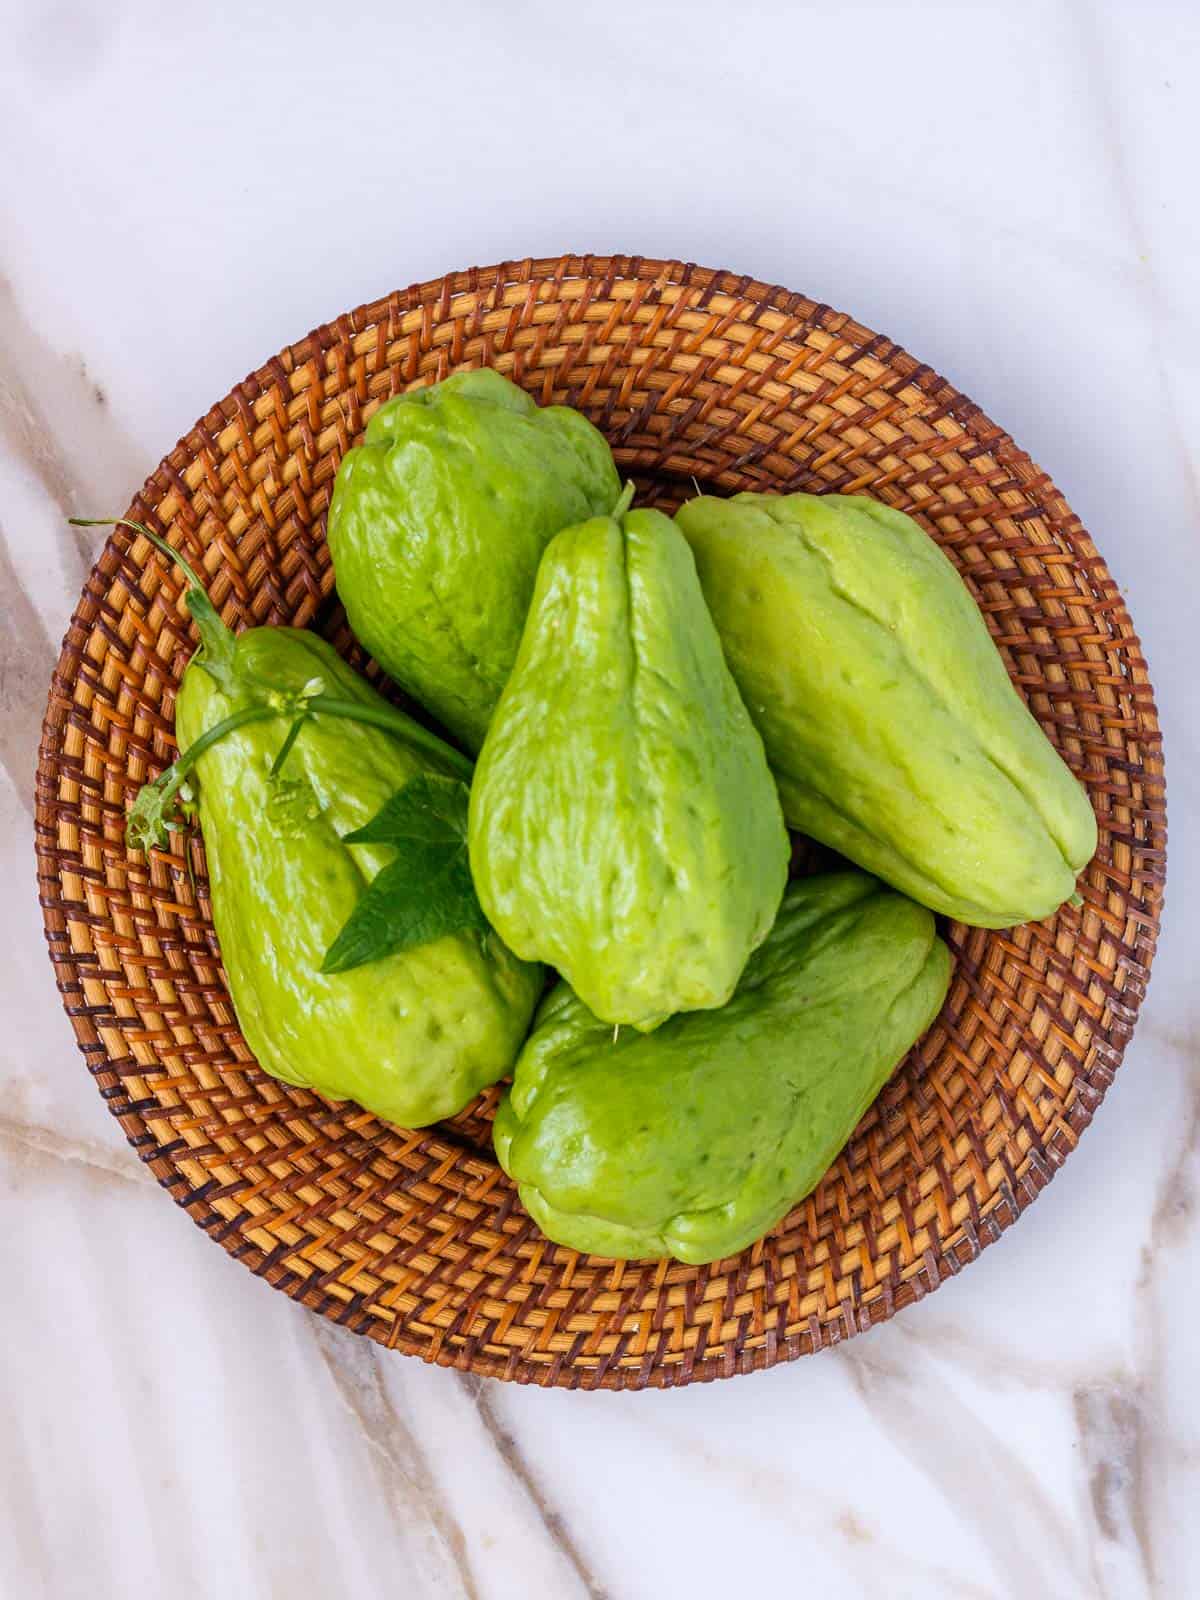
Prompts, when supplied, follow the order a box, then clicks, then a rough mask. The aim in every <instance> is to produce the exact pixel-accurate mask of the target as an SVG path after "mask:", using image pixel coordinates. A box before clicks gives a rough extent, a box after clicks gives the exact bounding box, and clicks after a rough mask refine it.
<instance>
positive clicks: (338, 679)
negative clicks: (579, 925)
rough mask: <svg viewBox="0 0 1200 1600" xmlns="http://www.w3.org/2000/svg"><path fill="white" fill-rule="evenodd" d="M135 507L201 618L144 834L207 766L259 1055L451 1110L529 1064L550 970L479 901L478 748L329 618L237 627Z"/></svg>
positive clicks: (246, 1026)
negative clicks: (473, 816)
mask: <svg viewBox="0 0 1200 1600" xmlns="http://www.w3.org/2000/svg"><path fill="white" fill-rule="evenodd" d="M128 526H129V527H131V528H132V529H133V530H134V531H135V532H137V533H140V534H142V535H143V536H144V537H145V538H147V539H148V540H149V541H150V542H151V543H152V544H154V545H155V546H156V547H158V548H159V549H161V550H162V552H163V553H164V554H165V555H166V556H168V557H169V558H170V559H172V560H173V561H175V562H176V563H177V564H178V565H179V566H180V567H181V568H182V569H183V571H184V573H185V574H186V575H187V578H188V580H189V584H188V589H187V595H186V598H187V604H188V608H189V610H190V611H191V613H192V615H193V616H194V617H195V619H196V623H197V625H198V627H199V631H200V637H201V648H200V650H199V651H198V652H197V654H196V655H194V656H193V657H192V660H191V661H190V662H189V663H188V665H187V668H186V670H185V672H184V674H183V680H182V682H181V684H180V688H179V694H178V697H177V700H176V707H175V727H176V738H177V741H178V744H179V747H180V752H181V753H180V755H179V757H178V759H177V760H176V761H174V762H173V763H172V765H171V766H170V767H168V768H167V770H166V771H165V772H164V773H162V774H161V775H160V776H159V777H158V778H156V779H155V780H154V781H153V782H152V783H148V784H146V785H144V786H143V787H142V789H140V790H139V792H138V794H137V797H136V798H135V800H134V802H133V804H132V806H131V807H130V809H129V815H128V819H127V824H126V837H127V839H128V842H129V844H130V845H131V847H132V848H134V849H140V850H148V849H150V848H152V847H154V846H157V845H162V844H164V843H165V842H166V840H167V833H168V831H169V830H170V829H172V828H176V827H179V826H181V825H182V819H181V817H180V815H179V805H180V803H181V802H183V803H185V804H187V803H190V802H194V801H195V793H194V786H195V784H196V782H197V780H198V786H199V800H198V812H199V818H200V823H201V826H202V828H203V833H204V844H205V850H206V854H207V859H208V868H209V882H210V890H211V896H212V914H213V924H214V926H215V928H216V932H217V935H218V938H219V939H220V944H221V956H222V959H223V962H224V966H225V971H226V973H227V975H228V979H229V992H230V995H231V997H232V1000H233V1005H234V1009H235V1011H236V1013H237V1018H238V1021H239V1023H240V1024H241V1028H242V1032H243V1033H244V1035H245V1037H246V1041H247V1043H248V1044H249V1045H250V1047H251V1049H252V1050H253V1051H254V1054H255V1056H256V1057H257V1058H258V1061H259V1064H260V1065H261V1066H262V1067H263V1068H264V1069H265V1070H266V1071H267V1072H269V1073H271V1074H273V1075H274V1076H275V1077H277V1078H282V1079H283V1080H284V1081H285V1082H287V1083H294V1084H304V1085H307V1086H308V1087H311V1088H313V1089H316V1090H318V1091H319V1092H320V1093H321V1094H324V1095H327V1096H329V1097H330V1098H332V1099H336V1100H341V1099H354V1100H357V1101H358V1103H359V1104H360V1105H362V1106H365V1107H366V1108H367V1109H368V1110H369V1111H373V1112H375V1113H376V1114H377V1115H379V1116H381V1117H385V1118H387V1119H388V1120H389V1121H391V1122H397V1123H400V1124H402V1125H404V1126H407V1127H419V1126H422V1125H423V1124H425V1123H428V1122H434V1121H437V1120H438V1119H439V1118H442V1117H446V1116H450V1115H452V1114H453V1113H454V1112H456V1111H458V1110H460V1109H461V1108H462V1107H463V1106H464V1105H465V1104H466V1103H467V1101H468V1100H470V1099H471V1098H472V1097H473V1096H474V1095H475V1094H476V1093H477V1092H478V1091H479V1090H480V1089H482V1088H484V1087H485V1086H486V1085H488V1084H490V1083H494V1082H495V1081H496V1079H497V1078H500V1077H502V1076H503V1075H504V1074H505V1073H506V1072H508V1071H509V1070H510V1069H511V1067H512V1063H513V1060H514V1059H515V1057H516V1054H517V1051H518V1049H519V1048H520V1045H521V1041H522V1039H523V1038H524V1036H525V1031H526V1029H527V1027H528V1025H529V1018H530V1016H531V1015H532V1013H533V1008H534V1005H535V1003H536V1000H537V996H538V994H539V993H540V991H541V986H542V975H541V971H540V969H538V968H537V967H530V966H526V965H524V964H523V963H522V962H520V961H518V960H517V959H516V957H514V956H513V955H512V954H511V952H510V951H508V950H507V949H505V947H504V945H503V944H502V943H501V941H500V940H499V939H498V938H497V937H496V935H495V934H494V933H493V932H492V931H491V930H490V929H488V928H487V927H486V925H485V924H484V923H483V920H482V917H481V916H480V914H479V908H478V906H477V905H476V904H474V902H473V896H470V897H469V898H468V899H464V894H463V889H462V883H463V881H464V879H465V874H466V863H465V841H463V842H462V843H461V845H460V844H459V843H458V840H457V834H456V831H455V826H454V818H455V807H456V806H461V807H462V809H463V810H464V811H465V803H466V792H465V784H464V782H463V779H464V778H466V777H469V775H470V770H471V767H470V762H468V761H467V760H466V758H465V757H464V756H462V755H460V754H459V752H458V751H456V750H453V749H451V748H450V747H449V746H448V745H446V744H444V743H443V742H442V740H440V739H438V738H437V737H436V736H435V735H434V734H431V733H429V732H428V731H427V730H426V729H425V728H422V727H420V726H419V725H418V724H417V723H415V722H414V721H413V720H412V719H411V718H410V717H407V716H405V715H404V713H403V712H401V711H398V710H396V708H395V707H394V706H390V705H388V703H387V702H386V701H385V700H383V699H382V698H381V697H380V696H379V695H377V694H376V693H375V691H374V690H373V689H372V688H371V686H370V685H369V684H368V683H366V682H365V681H364V680H363V679H362V678H360V677H359V676H358V674H357V673H355V672H353V671H352V670H351V669H350V667H348V666H347V665H346V663H345V662H344V661H342V659H341V658H340V657H339V656H338V654H337V652H336V651H335V650H334V649H333V648H332V647H331V646H330V645H329V644H327V643H326V642H325V640H323V639H321V638H319V637H318V636H317V635H315V634H311V633H307V632H304V631H303V630H301V629H297V628H275V627H260V628H249V629H247V630H246V631H245V632H244V633H242V634H240V635H239V636H238V637H237V638H236V639H235V638H234V636H233V634H232V633H231V632H230V631H229V629H228V628H227V627H226V626H225V624H224V623H223V622H222V620H221V618H220V616H219V615H218V613H217V611H216V609H215V607H214V606H213V605H212V602H211V601H210V600H209V598H208V596H207V594H206V593H205V590H204V587H203V585H202V584H201V582H200V580H199V578H198V577H197V576H196V574H195V573H194V572H193V570H192V569H191V567H190V566H189V565H188V564H187V562H186V561H185V560H184V559H183V558H182V557H181V556H180V555H179V553H178V552H177V551H174V550H172V549H171V547H170V546H169V545H167V544H166V542H165V541H164V540H163V539H162V538H161V536H160V535H158V534H156V533H154V532H152V531H151V530H150V529H148V528H146V527H145V526H143V525H142V524H141V523H129V524H128ZM396 801H400V802H401V805H400V807H399V810H398V811H397V809H396V807H395V802H396ZM380 816H386V817H389V818H390V819H391V820H390V822H389V828H388V829H385V830H384V831H385V834H386V835H387V837H388V839H389V842H386V843H379V842H365V841H355V842H349V841H348V840H347V838H346V837H345V836H346V835H347V834H351V833H353V832H355V831H356V830H359V829H362V828H363V827H364V825H366V824H371V827H370V828H369V829H368V832H369V833H370V834H371V836H372V838H373V839H378V838H379V831H378V825H379V818H380ZM401 818H403V819H406V820H405V823H404V827H403V828H400V819H401ZM462 826H463V831H465V818H464V821H463V824H462ZM389 829H390V830H391V831H389ZM396 830H399V831H398V832H397V831H396ZM392 838H396V839H397V841H398V843H397V844H393V843H392V842H390V841H391V839H392ZM398 844H403V845H404V847H405V848H404V849H403V850H401V849H400V848H398ZM460 848H461V850H462V852H463V853H464V859H463V860H462V864H461V867H460V866H459V865H458V862H457V854H458V851H459V849H460ZM401 856H403V857H404V859H403V860H400V859H398V858H399V857H401ZM385 876H386V880H387V881H388V885H389V887H388V891H387V894H386V895H385V896H384V897H383V901H382V902H381V900H380V897H379V896H378V895H377V894H376V892H375V891H376V890H377V889H378V888H379V887H380V885H376V884H375V880H376V878H377V877H378V878H379V879H380V884H382V883H383V882H384V881H385ZM414 882H419V883H420V884H421V886H422V888H423V889H424V891H425V892H424V893H423V894H421V895H420V897H419V898H418V897H417V896H416V895H415V893H414V890H413V885H414ZM369 886H370V891H371V892H370V893H368V889H369ZM468 892H469V886H468ZM397 902H398V906H399V909H398V910H397ZM367 903H371V904H372V905H373V907H374V910H373V911H372V915H371V917H370V918H368V919H367V926H366V930H365V932H364V930H363V927H362V918H361V916H360V915H359V913H360V912H361V911H362V909H363V907H364V905H365V904H367ZM384 905H386V911H385V910H383V909H382V907H383V906H384ZM381 919H382V920H381ZM355 923H357V924H358V930H357V932H356V935H355V940H354V941H352V944H353V945H354V951H353V955H351V954H350V953H348V952H347V949H346V931H347V926H348V924H355ZM339 935H340V936H341V937H340V938H339ZM372 946H373V948H372ZM339 952H340V953H339ZM356 962H361V963H364V964H358V965H356V964H355V963H356ZM339 963H340V964H339Z"/></svg>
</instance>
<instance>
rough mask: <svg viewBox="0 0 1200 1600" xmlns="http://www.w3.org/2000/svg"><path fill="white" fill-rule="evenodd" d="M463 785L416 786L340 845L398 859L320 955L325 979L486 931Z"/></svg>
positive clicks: (447, 781) (423, 781)
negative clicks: (391, 852) (376, 849)
mask: <svg viewBox="0 0 1200 1600" xmlns="http://www.w3.org/2000/svg"><path fill="white" fill-rule="evenodd" d="M467 801H468V791H467V786H466V784H465V783H460V782H459V781H458V779H457V778H439V777H433V776H428V777H423V778H414V779H413V780H412V782H411V783H407V784H405V786H404V788H403V789H398V790H397V791H396V793H395V794H394V795H392V796H391V798H390V799H389V800H388V801H387V802H386V803H385V804H384V805H383V807H382V808H381V809H380V810H379V811H378V812H377V813H376V814H375V816H373V817H372V818H371V820H370V822H368V823H366V824H365V826H363V827H361V828H357V829H355V831H354V832H353V833H347V834H343V835H342V842H343V843H344V844H390V845H392V846H394V847H395V850H396V859H395V860H394V861H392V862H391V863H389V865H388V866H386V867H384V868H383V870H382V871H381V872H379V873H378V874H377V875H376V876H375V877H374V878H373V879H372V880H371V882H370V883H369V884H368V886H367V890H366V893H365V894H364V895H363V897H362V899H361V900H360V901H359V902H358V904H357V905H356V906H355V908H354V910H353V911H352V912H351V913H350V916H349V917H348V918H347V920H346V924H345V926H344V927H343V928H342V931H341V932H340V933H339V934H338V936H337V938H336V939H335V940H334V941H333V943H332V944H331V945H330V947H329V949H328V950H327V951H326V953H325V960H324V961H323V962H322V964H321V971H322V972H349V971H350V970H351V969H352V968H354V967H361V966H365V965H366V963H367V962H368V961H380V960H382V958H383V957H384V956H390V955H396V954H398V952H400V951H401V950H411V949H414V948H415V947H416V946H417V945H422V944H430V943H432V941H433V940H434V939H441V938H444V937H445V936H446V935H447V934H450V933H459V932H461V931H463V930H464V929H467V928H477V929H479V930H480V931H481V932H482V931H486V929H487V920H486V918H485V917H484V915H483V912H482V910H481V909H480V906H479V901H478V899H477V897H476V894H475V885H474V884H473V883H472V881H471V868H470V864H469V862H468V860H467Z"/></svg>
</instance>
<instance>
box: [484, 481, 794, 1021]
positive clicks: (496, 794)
mask: <svg viewBox="0 0 1200 1600" xmlns="http://www.w3.org/2000/svg"><path fill="white" fill-rule="evenodd" d="M628 492H629V493H632V491H631V490H630V491H628ZM617 510H618V515H616V516H613V517H596V518H593V519H592V520H590V521H588V522H584V523H582V524H581V525H580V526H578V527H574V528H568V529H564V530H563V531H562V532H561V533H559V534H558V535H557V537H556V538H555V539H554V540H553V541H552V542H551V544H550V545H549V547H548V548H547V550H546V553H545V555H544V556H543V557H542V563H541V566H540V568H539V569H538V576H537V586H536V589H535V591H534V597H533V602H532V604H531V606H530V609H529V615H528V618H527V620H526V623H525V631H524V634H523V636H522V639H521V648H520V652H519V654H518V656H517V661H516V665H515V666H514V668H513V673H512V677H511V678H510V679H509V682H508V686H507V688H506V689H505V691H504V694H503V696H502V697H501V700H500V704H499V705H498V707H497V708H496V713H495V716H494V717H493V719H492V724H491V727H490V729H489V731H488V736H487V739H486V741H485V743H484V747H483V750H482V752H481V754H480V757H479V764H478V766H477V768H476V772H475V781H474V783H473V785H472V788H471V810H470V826H469V842H470V853H471V870H472V873H473V875H474V878H475V887H476V889H477V891H478V894H479V900H480V903H481V905H482V906H483V909H484V912H485V913H486V914H487V917H488V919H489V921H490V922H491V923H492V925H493V926H494V927H495V928H496V929H497V930H498V931H499V933H500V934H501V936H502V937H503V938H504V939H505V940H506V942H507V943H508V944H509V945H510V946H511V948H512V949H513V950H515V951H516V952H517V954H518V955H521V956H523V957H524V958H525V959H527V960H542V961H548V962H551V963H553V965H554V966H556V967H557V968H558V969H559V971H560V972H561V973H562V974H563V976H564V977H566V978H567V979H568V981H569V982H570V983H571V984H572V985H573V987H574V988H575V989H576V990H577V991H578V993H579V994H580V996H581V997H582V998H583V999H584V1000H585V1002H586V1003H587V1004H588V1005H589V1006H590V1007H591V1008H592V1010H593V1011H594V1012H595V1013H596V1015H597V1016H599V1017H602V1018H603V1019H604V1020H605V1021H606V1022H608V1023H632V1024H633V1025H634V1026H635V1027H638V1028H651V1027H653V1026H655V1025H656V1024H657V1023H658V1022H660V1021H661V1020H662V1019H663V1017H665V1016H669V1015H670V1014H671V1013H672V1012H674V1011H692V1010H696V1009H699V1008H702V1007H706V1006H719V1005H723V1004H724V1002H725V1001H726V1000H727V999H728V998H729V996H730V995H731V994H732V993H733V989H734V986H735V984H736V983H737V980H738V978H739V976H740V975H741V971H742V968H743V966H744V965H745V963H746V958H747V956H748V955H749V954H750V952H751V950H753V949H754V948H755V946H756V945H758V944H759V943H760V942H761V941H762V939H763V938H765V936H766V934H767V931H768V929H769V928H770V926H771V923H772V921H773V920H774V917H775V912H776V909H777V908H778V905H779V900H780V896H781V895H782V893H783V889H784V884H785V881H786V877H787V862H788V853H789V850H788V837H787V831H786V829H785V827H784V823H783V817H782V814H781V812H780V808H779V798H778V796H777V794H776V792H775V785H774V783H773V781H772V779H771V774H770V772H769V771H768V769H767V763H766V759H765V757H764V755H763V749H762V741H761V740H760V739H759V737H758V735H757V733H756V732H755V731H754V726H753V724H752V723H751V721H750V718H749V717H748V716H747V714H746V708H745V707H744V706H743V704H742V702H741V699H740V697H739V695H738V692H737V688H736V686H735V684H734V682H733V679H732V678H731V677H730V675H729V672H728V670H727V668H726V666H725V662H724V659H723V658H722V655H721V646H720V642H719V640H718V639H717V635H716V631H715V629H714V628H713V625H712V622H711V619H710V618H709V615H708V611H707V610H706V608H705V605H704V599H703V596H702V595H701V593H700V586H699V584H698V583H697V581H696V571H695V566H694V563H693V561H692V557H691V554H690V552H689V551H688V547H687V544H686V543H685V541H684V540H683V539H682V538H681V537H680V535H679V533H678V532H677V530H676V529H675V527H674V525H673V524H672V523H671V522H670V520H669V519H668V518H666V517H664V516H662V515H661V514H660V513H659V512H657V511H631V512H626V511H625V510H624V507H623V506H619V507H618V508H617Z"/></svg>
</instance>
